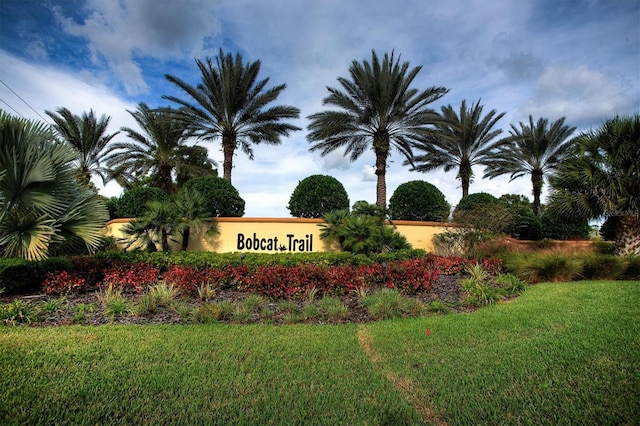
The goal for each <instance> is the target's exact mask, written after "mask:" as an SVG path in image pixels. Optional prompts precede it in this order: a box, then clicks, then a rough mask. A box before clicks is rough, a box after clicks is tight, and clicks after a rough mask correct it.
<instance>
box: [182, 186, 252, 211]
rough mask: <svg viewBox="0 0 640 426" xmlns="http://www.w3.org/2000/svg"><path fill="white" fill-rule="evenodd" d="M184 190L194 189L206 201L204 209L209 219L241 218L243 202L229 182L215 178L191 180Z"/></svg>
mask: <svg viewBox="0 0 640 426" xmlns="http://www.w3.org/2000/svg"><path fill="white" fill-rule="evenodd" d="M183 188H184V189H185V190H190V189H195V190H196V191H198V192H200V193H201V194H202V195H203V196H204V198H205V199H206V201H207V202H206V209H207V210H208V211H209V214H210V216H211V217H242V216H243V215H244V205H245V203H244V200H243V199H242V198H241V197H240V193H239V192H238V190H237V189H236V188H235V187H234V186H233V185H232V184H231V182H229V181H227V180H225V179H223V178H221V177H217V176H207V177H201V178H196V179H191V180H190V181H188V182H187V183H185V184H184V186H183Z"/></svg>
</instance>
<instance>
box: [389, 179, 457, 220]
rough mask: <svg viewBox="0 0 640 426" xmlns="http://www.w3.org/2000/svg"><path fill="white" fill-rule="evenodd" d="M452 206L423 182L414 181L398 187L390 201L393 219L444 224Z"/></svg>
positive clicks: (434, 189)
mask: <svg viewBox="0 0 640 426" xmlns="http://www.w3.org/2000/svg"><path fill="white" fill-rule="evenodd" d="M450 208H451V206H450V205H449V203H447V201H446V199H445V196H444V194H443V193H442V192H441V191H440V190H439V189H438V188H436V187H435V186H434V185H432V184H430V183H429V182H425V181H423V180H413V181H410V182H406V183H403V184H401V185H400V186H398V188H396V190H395V191H394V192H393V195H392V196H391V198H390V199H389V211H390V212H391V218H392V219H396V220H423V221H434V222H443V221H445V220H447V219H448V217H449V210H450Z"/></svg>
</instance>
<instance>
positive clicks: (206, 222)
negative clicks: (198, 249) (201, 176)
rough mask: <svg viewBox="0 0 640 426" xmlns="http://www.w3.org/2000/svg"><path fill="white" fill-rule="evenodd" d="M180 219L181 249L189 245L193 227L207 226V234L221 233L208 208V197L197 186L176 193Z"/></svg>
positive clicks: (178, 228)
mask: <svg viewBox="0 0 640 426" xmlns="http://www.w3.org/2000/svg"><path fill="white" fill-rule="evenodd" d="M173 203H174V206H175V209H176V212H177V213H178V220H177V223H176V231H177V232H178V233H179V234H180V235H181V236H182V243H181V246H180V249H181V250H182V251H186V250H187V248H188V247H189V238H190V236H191V228H196V227H205V226H206V228H205V229H206V230H205V235H207V236H213V235H216V234H219V233H220V231H219V228H218V224H217V222H216V221H215V220H214V219H212V218H211V217H210V215H209V210H208V209H207V199H206V198H205V196H204V195H202V193H201V192H200V191H198V190H197V189H195V188H191V187H185V188H182V189H181V190H180V192H178V194H176V196H175V198H174V200H173Z"/></svg>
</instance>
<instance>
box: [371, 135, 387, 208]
mask: <svg viewBox="0 0 640 426" xmlns="http://www.w3.org/2000/svg"><path fill="white" fill-rule="evenodd" d="M376 145H378V146H376ZM374 151H375V153H376V177H377V181H376V205H377V206H378V207H380V208H381V209H385V208H386V207H387V181H386V175H387V156H388V155H389V142H388V141H387V143H386V146H385V143H384V141H383V142H382V143H380V142H378V144H376V143H375V142H374Z"/></svg>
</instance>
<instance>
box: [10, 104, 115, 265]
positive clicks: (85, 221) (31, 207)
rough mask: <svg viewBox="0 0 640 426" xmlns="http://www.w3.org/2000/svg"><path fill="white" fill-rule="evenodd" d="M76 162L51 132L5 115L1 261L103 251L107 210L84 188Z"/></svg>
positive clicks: (48, 129)
mask: <svg viewBox="0 0 640 426" xmlns="http://www.w3.org/2000/svg"><path fill="white" fill-rule="evenodd" d="M76 160H77V152H76V151H75V150H74V149H73V148H72V147H71V146H70V145H68V144H66V143H61V142H60V141H57V140H56V139H55V136H54V135H53V132H52V131H51V129H50V128H49V126H47V125H45V124H44V123H42V122H38V121H31V120H25V119H17V118H15V117H12V116H10V115H8V114H5V113H4V112H2V111H0V170H1V171H2V173H0V174H1V176H0V256H2V257H21V258H24V259H29V260H39V259H43V258H46V257H47V256H48V254H49V253H50V251H51V250H53V249H56V250H57V252H59V253H65V252H72V251H74V250H76V249H78V248H81V247H84V248H86V249H88V250H89V251H90V252H91V251H93V250H95V249H97V248H98V247H99V245H100V244H101V242H102V238H101V237H102V232H101V230H102V227H103V225H104V222H105V221H106V220H107V219H108V213H107V209H106V207H105V205H104V203H102V202H101V201H100V200H99V199H98V196H97V194H96V193H95V192H94V191H92V190H90V189H89V188H87V187H85V186H81V185H80V184H79V183H78V181H77V179H76V176H75V172H76V169H75V164H74V162H75V161H76Z"/></svg>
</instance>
